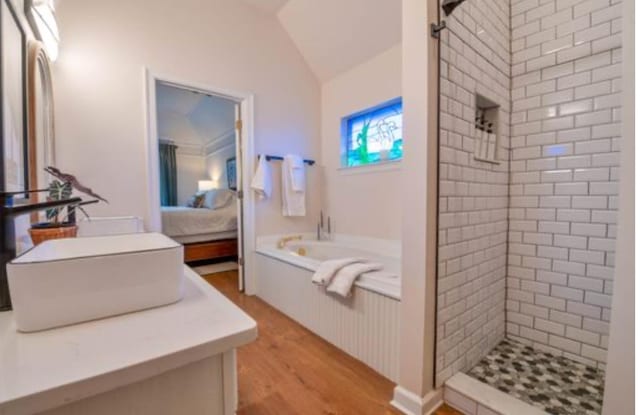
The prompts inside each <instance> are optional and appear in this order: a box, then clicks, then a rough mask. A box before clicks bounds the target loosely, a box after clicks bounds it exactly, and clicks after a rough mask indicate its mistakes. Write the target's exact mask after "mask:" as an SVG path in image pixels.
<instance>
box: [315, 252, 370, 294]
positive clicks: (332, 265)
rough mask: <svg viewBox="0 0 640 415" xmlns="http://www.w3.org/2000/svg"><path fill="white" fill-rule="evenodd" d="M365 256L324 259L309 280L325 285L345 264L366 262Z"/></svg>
mask: <svg viewBox="0 0 640 415" xmlns="http://www.w3.org/2000/svg"><path fill="white" fill-rule="evenodd" d="M366 261H367V260H366V259H365V258H340V259H330V260H328V261H324V262H323V263H321V264H320V266H319V267H318V269H317V270H316V272H315V273H314V274H313V277H312V278H311V281H312V282H313V283H314V284H318V285H323V286H325V287H326V286H327V285H329V283H331V280H332V279H333V277H334V275H336V273H337V272H338V271H339V270H341V269H342V268H344V267H346V266H347V265H351V264H356V263H360V262H366Z"/></svg>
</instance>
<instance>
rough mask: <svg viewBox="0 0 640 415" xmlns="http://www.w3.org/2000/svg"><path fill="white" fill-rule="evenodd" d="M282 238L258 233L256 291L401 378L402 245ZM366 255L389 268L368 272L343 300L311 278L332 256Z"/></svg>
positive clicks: (345, 239)
mask: <svg viewBox="0 0 640 415" xmlns="http://www.w3.org/2000/svg"><path fill="white" fill-rule="evenodd" d="M279 239H280V238H279V237H275V236H273V237H265V238H259V240H258V244H257V249H256V252H257V255H256V269H257V273H256V274H257V295H258V296H259V297H260V298H261V299H263V300H264V301H266V302H267V303H268V304H270V305H271V306H273V307H275V308H277V309H278V310H280V311H281V312H283V313H284V314H286V315H288V316H289V317H291V318H292V319H294V320H296V321H297V322H298V323H300V324H301V325H303V326H305V327H306V328H307V329H309V330H311V331H312V332H314V333H315V334H317V335H318V336H320V337H322V338H324V339H325V340H327V341H328V342H330V343H332V344H334V345H335V346H337V347H338V348H340V349H342V350H344V351H345V352H347V353H349V354H350V355H352V356H353V357H355V358H356V359H358V360H360V361H362V362H364V363H365V364H367V365H368V366H369V367H371V368H373V369H374V370H376V371H377V372H378V373H380V374H382V375H383V376H385V377H387V378H389V379H391V380H392V381H397V380H398V370H399V368H398V365H399V349H398V347H399V345H398V340H399V339H398V335H399V333H398V328H399V327H398V318H399V312H400V288H401V280H402V278H401V274H400V244H399V242H397V241H384V240H375V239H369V238H358V237H351V236H342V235H338V236H336V237H335V239H334V240H333V241H331V242H327V241H316V240H314V239H313V236H312V235H305V237H304V239H303V240H300V241H291V242H288V243H287V244H286V245H285V246H284V247H283V248H282V249H279V248H278V247H277V241H278V240H279ZM346 257H364V258H367V259H370V260H372V261H376V262H380V263H382V264H383V265H384V269H383V270H382V271H379V272H370V273H366V274H363V275H362V276H361V277H360V278H359V279H358V280H356V283H355V286H354V288H353V295H352V296H351V297H350V298H348V299H344V298H342V297H339V296H335V295H332V294H328V293H326V292H325V290H324V288H323V287H318V286H316V285H315V284H313V283H312V282H311V276H312V275H313V273H314V272H315V270H316V269H317V267H318V266H319V265H320V263H321V262H322V261H324V260H327V259H333V258H346Z"/></svg>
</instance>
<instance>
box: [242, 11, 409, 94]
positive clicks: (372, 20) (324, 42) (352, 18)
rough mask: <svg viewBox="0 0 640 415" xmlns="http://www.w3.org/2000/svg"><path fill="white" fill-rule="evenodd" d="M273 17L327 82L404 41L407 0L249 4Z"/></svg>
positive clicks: (314, 70) (309, 63)
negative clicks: (405, 3)
mask: <svg viewBox="0 0 640 415" xmlns="http://www.w3.org/2000/svg"><path fill="white" fill-rule="evenodd" d="M244 1H245V2H246V3H249V4H251V5H252V6H254V7H258V8H260V9H262V10H263V11H265V12H267V13H271V14H273V16H274V17H275V18H277V19H278V20H279V22H280V23H281V25H282V27H283V28H284V29H285V30H286V31H287V33H288V34H289V36H290V37H291V39H292V41H293V42H294V44H295V45H296V47H297V48H298V50H299V51H300V53H301V54H302V56H303V57H304V58H305V60H306V61H307V63H308V65H309V66H310V68H311V70H312V71H313V72H314V73H315V75H316V76H317V77H318V79H319V80H320V81H321V82H325V81H327V80H329V79H331V78H333V77H334V76H336V75H338V74H340V73H342V72H344V71H347V70H349V69H351V68H353V67H354V66H356V65H358V64H361V63H363V62H366V61H368V60H370V59H371V58H373V57H374V56H376V55H378V54H380V53H382V52H383V51H385V50H387V49H389V48H391V47H392V46H394V45H396V44H398V43H400V42H401V40H402V1H401V0H244Z"/></svg>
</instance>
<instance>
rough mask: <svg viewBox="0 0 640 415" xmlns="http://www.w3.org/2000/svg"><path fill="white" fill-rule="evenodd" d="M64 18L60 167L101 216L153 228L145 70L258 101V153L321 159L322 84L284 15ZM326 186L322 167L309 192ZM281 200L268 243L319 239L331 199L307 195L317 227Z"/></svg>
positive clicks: (107, 9) (138, 10) (112, 9)
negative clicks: (93, 196)
mask: <svg viewBox="0 0 640 415" xmlns="http://www.w3.org/2000/svg"><path fill="white" fill-rule="evenodd" d="M57 15H58V19H59V24H60V31H61V38H62V47H61V55H60V58H59V60H58V62H56V64H55V65H54V82H55V84H54V89H55V99H56V133H57V136H56V140H57V143H56V150H57V157H58V166H59V167H60V168H61V169H62V170H65V171H69V172H71V173H74V174H76V175H77V176H78V177H79V178H81V180H82V182H83V183H86V184H87V185H89V186H91V187H92V188H93V189H94V190H96V191H97V192H99V193H100V194H102V195H104V196H105V197H106V198H107V199H109V200H110V204H108V205H106V204H101V205H97V206H92V207H90V211H91V213H93V214H95V215H139V216H143V217H145V218H146V219H147V220H148V219H149V211H148V206H149V205H150V201H149V200H148V198H149V192H148V189H147V184H148V173H147V172H148V160H147V159H146V157H147V143H146V138H145V131H146V130H145V122H146V121H145V119H146V115H145V114H146V99H145V78H144V68H145V67H148V68H150V69H151V70H152V71H154V72H155V73H160V74H167V75H168V76H171V77H172V78H177V79H184V80H186V81H191V82H194V83H196V84H204V85H211V86H214V87H218V88H224V89H227V90H237V91H243V92H251V93H254V94H255V106H256V107H255V149H256V151H257V152H264V153H270V154H283V153H286V152H293V153H298V154H300V155H302V156H304V157H308V158H318V156H319V149H320V140H319V131H320V89H319V85H318V82H317V80H316V79H315V78H314V76H313V74H312V73H311V71H310V70H309V68H308V66H307V65H306V63H305V62H304V60H303V59H302V57H301V56H300V55H299V53H298V52H297V50H296V49H295V47H294V45H293V44H292V42H291V41H290V39H289V38H288V36H287V34H286V33H285V32H284V31H283V29H282V28H281V27H280V26H279V24H278V22H277V20H276V19H275V18H273V16H267V15H266V14H264V13H261V12H260V11H258V10H256V9H254V8H252V7H250V6H246V5H244V4H243V3H241V2H239V1H235V0H211V1H207V2H202V1H197V0H184V1H181V2H180V5H179V7H178V6H177V5H176V2H175V1H172V0H158V1H154V2H153V4H152V6H150V4H149V2H148V1H142V0H127V1H122V0H120V1H115V2H113V1H112V2H88V1H82V0H65V1H63V2H60V5H59V7H58V9H57ZM175 28H179V30H175ZM274 176H275V178H276V179H278V178H279V173H278V172H275V173H274ZM319 179H320V174H319V173H318V171H317V169H313V168H310V169H309V174H308V185H309V188H310V189H319V182H320V180H319ZM275 189H276V191H275V192H274V193H275V194H274V195H273V198H272V199H271V200H268V201H265V202H260V203H258V206H257V209H256V231H257V234H259V235H260V234H270V233H280V232H287V231H297V230H310V229H313V223H315V216H316V215H317V211H318V210H319V205H320V197H321V196H320V191H309V192H308V193H307V194H308V201H307V203H308V212H309V216H308V218H307V219H304V218H303V219H284V218H282V216H281V215H280V193H279V191H278V190H277V189H279V186H275ZM309 218H314V220H310V219H309Z"/></svg>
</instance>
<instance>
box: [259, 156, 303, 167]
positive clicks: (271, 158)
mask: <svg viewBox="0 0 640 415" xmlns="http://www.w3.org/2000/svg"><path fill="white" fill-rule="evenodd" d="M259 157H260V156H258V158H259ZM265 157H266V158H267V161H272V160H278V161H282V160H284V157H280V156H269V155H265ZM304 162H305V164H308V165H309V166H313V165H314V164H316V162H315V160H304Z"/></svg>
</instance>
